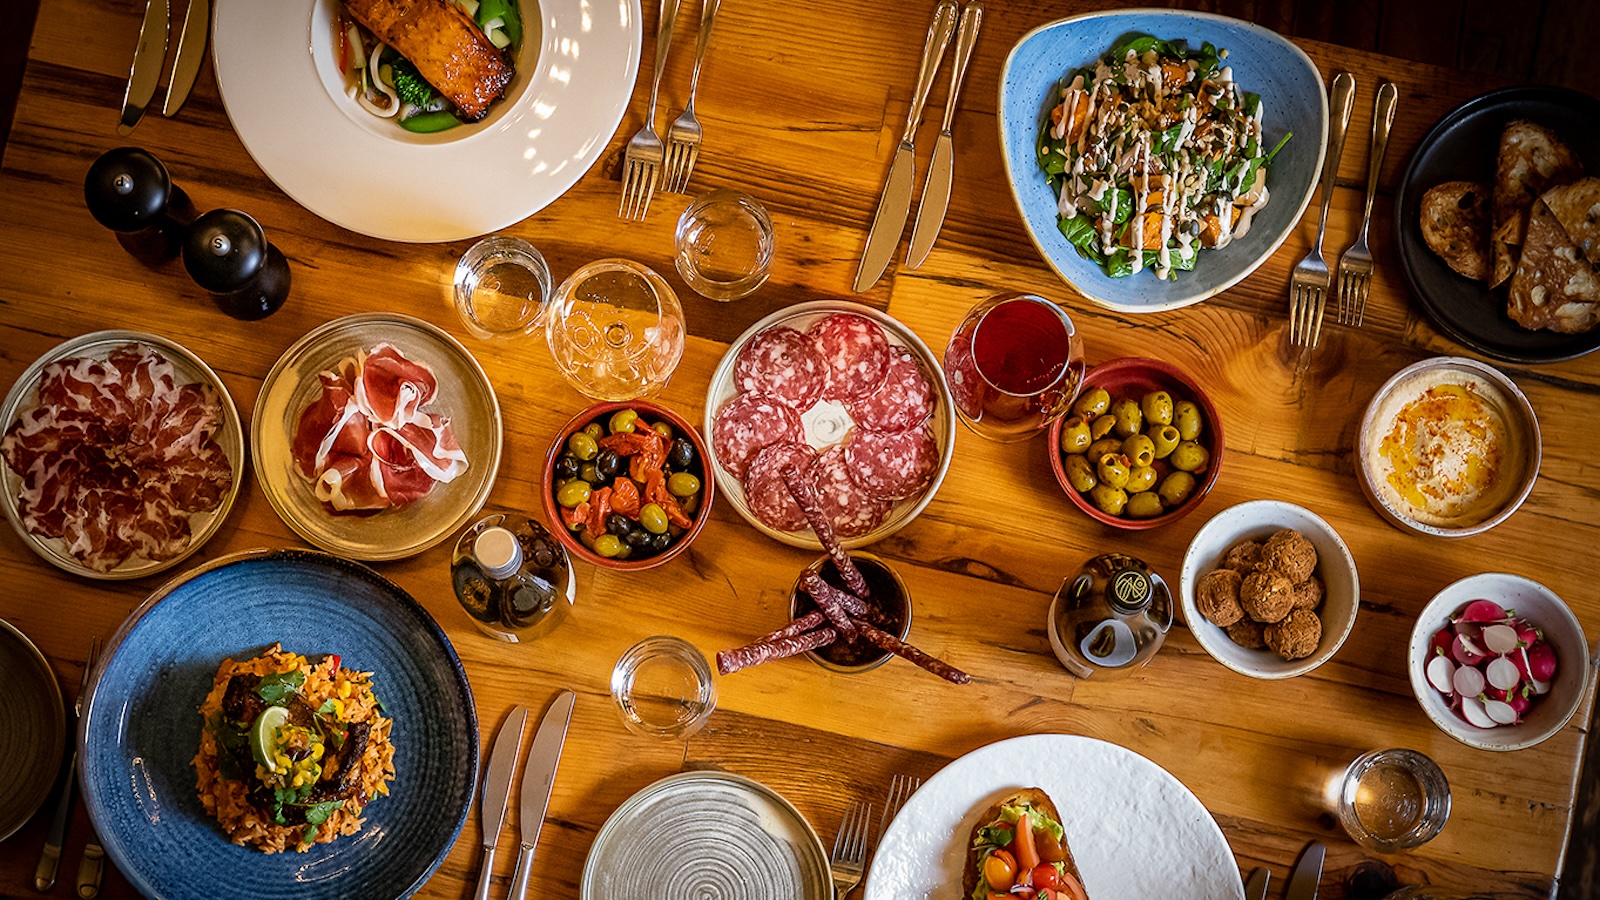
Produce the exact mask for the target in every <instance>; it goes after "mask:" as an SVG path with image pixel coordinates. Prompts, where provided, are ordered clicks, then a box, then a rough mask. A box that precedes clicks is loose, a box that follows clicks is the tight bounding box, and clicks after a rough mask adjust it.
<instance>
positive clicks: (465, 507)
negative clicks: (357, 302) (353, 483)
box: [250, 313, 502, 560]
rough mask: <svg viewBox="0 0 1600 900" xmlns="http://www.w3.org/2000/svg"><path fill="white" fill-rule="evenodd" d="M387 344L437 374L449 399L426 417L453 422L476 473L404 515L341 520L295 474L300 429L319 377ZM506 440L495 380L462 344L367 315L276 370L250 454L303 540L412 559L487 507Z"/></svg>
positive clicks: (316, 338)
mask: <svg viewBox="0 0 1600 900" xmlns="http://www.w3.org/2000/svg"><path fill="white" fill-rule="evenodd" d="M380 343H389V344H393V345H394V346H395V348H396V349H398V350H399V351H400V353H401V354H402V355H403V356H405V358H406V359H409V360H411V361H413V362H419V363H423V364H425V365H426V366H428V368H430V369H432V370H433V374H434V376H435V377H437V378H438V381H439V390H438V393H437V394H435V395H434V398H433V400H431V401H430V402H429V403H428V404H427V405H426V406H424V407H423V410H424V411H425V412H433V413H439V414H440V415H443V416H446V417H448V418H449V420H450V425H451V427H452V428H453V429H454V430H455V435H456V441H457V442H458V443H459V444H460V445H461V449H462V450H463V451H465V452H466V454H467V471H466V472H464V473H462V474H461V475H459V476H458V477H457V478H456V479H455V480H454V481H451V482H447V483H444V484H435V485H434V486H433V490H431V491H429V492H428V494H427V496H425V497H423V498H422V499H420V500H418V501H416V502H415V503H412V504H410V505H408V506H404V507H401V508H400V509H389V510H384V511H382V512H379V513H376V514H374V515H365V516H361V515H334V514H333V513H330V512H328V511H327V510H326V509H324V508H323V506H322V503H321V502H319V501H318V500H317V498H316V496H315V495H313V494H312V485H311V482H309V481H307V480H306V479H305V478H304V477H302V476H301V474H300V470H299V468H298V467H297V466H296V465H295V462H294V454H293V452H292V450H291V446H292V444H293V441H294V431H295V427H296V426H297V425H298V424H299V422H300V414H301V413H302V412H304V411H305V408H306V407H307V406H310V405H311V403H312V401H314V400H315V399H316V398H317V397H318V396H319V394H320V392H321V390H322V386H321V381H320V380H319V379H318V377H317V375H318V373H319V372H323V371H327V370H331V369H334V368H335V367H336V366H337V365H338V363H339V361H340V360H342V359H345V358H346V357H351V356H355V355H356V352H357V351H365V350H371V349H372V348H373V347H375V346H377V345H378V344H380ZM501 432H502V427H501V421H500V403H499V401H498V400H497V399H496V398H495V394H494V388H493V387H492V386H490V384H489V377H488V376H487V375H485V374H484V372H483V368H482V367H480V366H479V365H478V361H477V360H476V359H474V358H473V356H472V354H471V353H469V352H467V348H465V347H463V346H461V344H460V342H459V341H457V340H456V339H455V338H453V337H451V336H450V335H448V334H446V333H445V332H444V331H441V330H440V329H438V328H436V327H434V326H433V325H430V324H428V323H427V322H424V321H422V320H421V319H414V318H412V317H410V316H403V315H400V314H398V313H364V314H361V315H354V316H345V317H344V318H342V319H334V320H333V321H332V322H328V323H326V324H324V325H322V326H320V327H318V328H314V329H312V330H311V332H310V333H308V334H307V335H306V336H305V337H303V338H301V339H300V340H298V341H296V342H295V343H294V345H293V346H292V347H290V348H289V349H288V350H285V351H284V353H283V356H281V357H279V358H278V361H277V362H276V363H274V364H273V366H272V371H270V372H268V373H267V377H266V380H265V381H263V382H262V384H261V393H260V394H258V395H257V396H256V409H255V414H254V415H253V416H251V421H250V451H251V453H252V454H253V455H254V456H255V459H256V478H257V479H259V480H260V482H261V488H262V490H263V491H265V493H266V495H267V500H268V501H270V502H271V503H272V508H273V509H274V510H276V511H277V513H278V517H279V518H281V519H283V521H284V524H286V525H288V526H289V527H290V528H292V529H294V531H295V533H296V534H298V535H300V536H301V537H303V538H305V539H306V540H307V541H310V542H311V543H312V544H313V545H315V546H317V547H320V548H322V549H323V550H326V551H328V552H329V553H336V554H339V555H342V556H348V557H352V558H354V559H364V560H385V559H403V558H405V557H407V556H412V555H415V554H417V553H421V552H422V551H424V550H426V549H428V548H429V547H432V546H433V545H435V544H437V543H439V542H440V541H442V540H444V539H445V538H447V537H449V536H450V535H451V534H453V533H454V532H455V531H456V530H457V529H459V528H461V527H462V526H464V525H466V524H467V521H468V520H469V519H471V518H472V517H473V516H474V515H476V514H477V512H478V510H480V509H482V508H483V504H484V501H486V500H488V499H489V490H490V489H491V488H492V487H494V477H495V473H496V472H497V471H499V468H500V440H501Z"/></svg>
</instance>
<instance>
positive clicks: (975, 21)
mask: <svg viewBox="0 0 1600 900" xmlns="http://www.w3.org/2000/svg"><path fill="white" fill-rule="evenodd" d="M982 24H983V3H982V0H968V2H967V5H966V6H963V7H961V25H960V26H959V27H958V28H957V29H956V58H955V60H954V65H953V67H952V68H951V71H950V96H949V97H946V98H945V101H944V128H942V129H940V131H939V138H938V140H936V141H935V142H934V144H933V162H932V163H930V164H929V165H928V179H927V180H926V181H924V182H923V183H922V205H921V206H919V207H917V224H916V225H914V226H912V229H911V246H910V247H908V248H907V249H906V266H907V267H909V268H912V269H915V268H916V267H917V266H920V265H922V263H923V261H924V260H926V259H927V258H928V251H929V250H932V249H933V242H934V241H936V240H938V239H939V228H940V226H942V225H943V224H944V213H945V210H946V209H948V208H949V206H950V182H951V175H952V173H953V171H954V169H955V152H956V141H955V135H954V134H953V133H952V132H951V124H952V123H953V122H954V120H955V117H956V100H957V98H959V97H960V96H961V83H962V81H964V80H965V79H966V75H967V62H968V61H969V60H971V59H972V47H973V45H974V44H976V43H977V42H978V28H979V27H980V26H981V25H982Z"/></svg>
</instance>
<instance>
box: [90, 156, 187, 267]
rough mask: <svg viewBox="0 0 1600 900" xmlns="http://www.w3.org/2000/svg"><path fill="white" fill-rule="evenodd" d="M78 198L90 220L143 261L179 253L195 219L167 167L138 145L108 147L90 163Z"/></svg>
mask: <svg viewBox="0 0 1600 900" xmlns="http://www.w3.org/2000/svg"><path fill="white" fill-rule="evenodd" d="M83 200H84V203H85V204H86V205H87V206H88V207H89V213H90V215H93V216H94V218H95V221H97V222H99V223H100V224H101V225H104V226H105V227H107V228H109V229H111V230H112V231H115V232H116V233H117V243H119V244H121V245H122V248H123V249H124V250H127V251H128V252H129V253H131V254H133V257H134V258H135V259H137V260H139V261H140V262H142V263H144V264H145V265H147V266H157V265H160V264H161V263H164V262H166V261H167V260H169V259H172V258H173V257H174V256H177V255H178V252H179V250H181V249H182V247H183V238H184V233H185V232H186V231H187V230H188V227H189V223H190V222H193V221H194V217H195V209H194V203H193V201H191V200H190V199H189V195H188V194H186V193H184V191H183V188H180V187H178V186H177V185H175V184H173V183H172V177H171V176H170V175H168V174H167V167H166V166H163V165H162V164H161V160H159V159H156V158H155V157H154V156H152V155H151V154H150V153H149V152H148V151H145V150H141V149H139V148H138V147H118V148H117V149H115V150H107V151H106V152H105V153H103V154H101V155H100V158H99V159H97V160H95V161H94V164H93V165H91V166H89V174H88V176H87V177H85V178H84V180H83Z"/></svg>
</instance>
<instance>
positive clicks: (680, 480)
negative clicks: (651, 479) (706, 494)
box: [667, 472, 700, 497]
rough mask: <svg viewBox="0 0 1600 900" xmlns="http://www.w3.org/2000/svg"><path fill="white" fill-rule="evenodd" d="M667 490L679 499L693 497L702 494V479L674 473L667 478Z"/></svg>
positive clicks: (685, 473)
mask: <svg viewBox="0 0 1600 900" xmlns="http://www.w3.org/2000/svg"><path fill="white" fill-rule="evenodd" d="M667 490H669V491H671V492H672V493H673V495H674V496H677V497H693V496H694V495H695V494H698V493H699V492H700V479H698V478H696V477H694V476H693V475H690V474H689V473H688V472H673V473H672V474H671V475H670V476H668V478H667Z"/></svg>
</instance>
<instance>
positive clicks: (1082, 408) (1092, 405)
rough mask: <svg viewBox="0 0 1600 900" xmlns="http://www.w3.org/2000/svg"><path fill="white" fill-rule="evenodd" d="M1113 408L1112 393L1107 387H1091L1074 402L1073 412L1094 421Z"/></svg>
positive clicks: (1086, 420) (1087, 420) (1085, 419)
mask: <svg viewBox="0 0 1600 900" xmlns="http://www.w3.org/2000/svg"><path fill="white" fill-rule="evenodd" d="M1110 408H1111V394H1110V392H1108V391H1107V390H1106V389H1105V388H1098V387H1097V388H1090V389H1088V390H1087V391H1084V392H1083V394H1082V395H1081V396H1079V397H1078V402H1076V403H1074V404H1072V414H1073V415H1075V416H1077V417H1078V418H1080V419H1082V420H1084V421H1085V422H1092V421H1094V420H1095V418H1096V417H1098V416H1101V415H1104V414H1105V411H1106V410H1107V409H1110Z"/></svg>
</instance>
